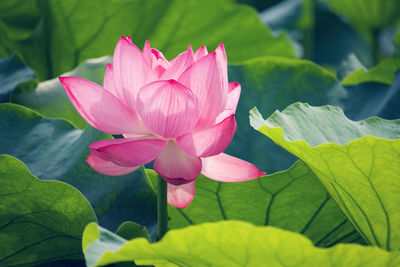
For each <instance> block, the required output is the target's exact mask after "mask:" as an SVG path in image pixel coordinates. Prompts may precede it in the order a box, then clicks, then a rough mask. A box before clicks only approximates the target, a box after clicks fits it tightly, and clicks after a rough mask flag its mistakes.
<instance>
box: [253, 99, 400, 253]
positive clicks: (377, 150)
mask: <svg viewBox="0 0 400 267" xmlns="http://www.w3.org/2000/svg"><path fill="white" fill-rule="evenodd" d="M250 122H251V125H252V126H253V127H254V128H255V129H256V130H258V131H260V132H261V133H263V134H265V135H267V136H268V137H269V138H271V139H272V140H273V141H274V142H275V143H277V144H278V145H280V146H282V147H283V148H285V149H286V150H288V151H289V152H291V153H292V154H294V155H296V156H297V157H299V158H300V159H301V160H302V161H304V162H305V163H306V164H307V166H309V167H310V168H311V170H312V171H313V172H314V173H315V174H316V175H317V176H318V178H319V179H320V181H321V182H322V183H323V184H324V185H325V187H326V188H327V190H328V192H329V193H330V194H331V196H332V197H333V199H334V200H335V201H336V203H337V204H338V205H339V207H340V208H341V209H342V211H343V212H344V213H345V215H346V216H347V217H348V218H349V220H350V221H351V222H352V223H353V225H354V226H355V227H356V229H357V230H358V231H359V232H360V233H361V235H362V236H363V237H364V239H365V240H367V241H368V242H369V243H370V244H373V245H377V246H380V247H382V248H385V249H388V250H395V249H399V248H400V224H399V223H398V222H399V221H400V198H399V197H398V196H399V194H400V139H399V138H400V120H397V121H386V120H383V119H379V118H370V119H367V120H364V121H359V122H354V121H350V120H349V119H347V118H346V117H345V116H344V114H343V112H342V110H341V109H339V108H337V107H332V106H323V107H311V106H309V105H307V104H301V103H297V104H294V105H291V106H290V107H288V108H287V109H285V110H284V111H283V112H279V111H276V112H275V113H274V114H272V115H271V116H270V117H269V118H268V119H267V120H264V119H263V118H262V116H261V115H260V113H259V112H258V111H257V109H254V110H252V112H251V116H250Z"/></svg>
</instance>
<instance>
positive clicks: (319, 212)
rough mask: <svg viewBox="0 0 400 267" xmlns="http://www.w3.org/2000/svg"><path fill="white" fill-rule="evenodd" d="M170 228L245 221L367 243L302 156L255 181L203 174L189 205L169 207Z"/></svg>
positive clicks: (324, 242)
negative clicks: (222, 179) (228, 180)
mask: <svg viewBox="0 0 400 267" xmlns="http://www.w3.org/2000/svg"><path fill="white" fill-rule="evenodd" d="M168 216H169V217H170V221H169V222H168V225H169V228H170V229H174V228H182V227H185V226H189V225H194V224H201V223H204V222H214V221H219V220H241V221H246V222H249V223H252V224H255V225H265V226H275V227H278V228H282V229H286V230H290V231H293V232H299V233H301V234H304V235H305V236H307V237H308V238H310V239H311V240H312V241H313V243H314V244H315V245H316V246H323V247H325V246H332V245H334V244H336V243H339V242H341V243H345V242H363V241H362V239H361V237H360V235H359V234H358V232H357V231H356V230H355V229H354V227H353V225H352V224H351V223H350V222H349V221H348V220H347V219H346V217H345V216H344V215H343V213H342V212H341V210H340V209H339V208H338V207H337V205H336V204H335V202H334V201H333V200H332V199H331V198H330V196H329V194H328V192H327V191H326V190H325V188H324V187H323V185H322V184H321V183H320V182H319V181H318V178H317V177H316V176H315V175H314V174H313V173H312V171H311V170H310V169H309V168H308V167H307V166H306V165H305V164H304V163H302V162H301V161H297V162H296V163H295V164H294V165H293V166H292V167H291V168H290V169H288V170H286V171H282V172H278V173H275V174H272V175H267V176H263V177H260V178H258V179H256V180H252V181H248V182H241V183H221V182H216V181H213V180H210V179H208V178H206V177H204V176H200V177H199V178H198V179H197V180H196V195H195V197H194V200H193V201H192V203H190V205H189V206H188V207H187V208H185V209H177V208H174V207H172V206H169V208H168Z"/></svg>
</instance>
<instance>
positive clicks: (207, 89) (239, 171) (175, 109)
mask: <svg viewBox="0 0 400 267" xmlns="http://www.w3.org/2000/svg"><path fill="white" fill-rule="evenodd" d="M59 79H60V82H61V83H62V85H63V86H64V88H65V91H66V92H67V95H68V97H69V99H70V100H71V102H72V104H73V105H74V107H75V108H76V109H77V110H78V112H79V113H80V114H81V116H82V117H83V118H84V119H85V120H86V121H87V122H88V123H89V124H91V125H92V126H93V127H95V128H97V129H98V130H100V131H103V132H106V133H109V134H114V135H120V134H122V135H123V136H124V138H122V139H112V140H101V141H97V142H94V143H92V144H91V145H90V146H89V148H90V149H91V151H92V153H91V155H90V156H89V157H88V159H87V162H88V163H89V164H90V166H92V167H93V168H94V169H95V170H96V171H98V172H100V173H102V174H106V175H124V174H127V173H130V172H132V171H134V170H136V169H137V168H139V167H140V166H141V165H143V164H146V163H149V162H151V161H153V160H154V169H155V171H156V172H157V173H158V174H159V175H160V176H161V177H163V178H164V179H165V180H166V181H167V182H168V202H169V203H170V204H171V205H173V206H175V207H178V208H185V207H186V206H187V205H188V204H189V203H190V202H191V201H192V199H193V197H194V191H195V184H194V180H195V179H196V178H197V177H198V175H199V174H200V173H202V174H204V175H205V176H207V177H208V178H211V179H214V180H217V181H222V182H239V181H247V180H251V179H255V178H257V177H260V176H261V175H263V174H264V173H263V172H261V171H260V170H258V169H257V167H255V166H254V165H252V164H251V163H248V162H246V161H243V160H241V159H238V158H235V157H232V156H229V155H227V154H224V153H222V152H223V151H224V150H225V149H226V147H227V146H228V145H229V143H230V142H231V140H232V138H233V135H234V134H235V131H236V121H235V111H236V106H237V104H238V101H239V96H240V91H241V88H240V85H239V84H238V83H235V82H233V83H228V74H227V61H226V54H225V48H224V46H223V44H220V45H219V46H218V47H217V49H216V50H215V51H214V52H212V53H208V52H207V49H206V47H205V46H202V47H200V48H199V49H198V50H197V51H196V52H195V53H193V51H192V48H191V47H190V45H189V46H188V49H187V51H185V52H183V53H181V54H180V55H178V56H177V57H176V58H174V59H173V60H171V61H168V60H166V59H165V57H164V56H163V54H162V53H161V52H159V51H157V50H156V49H152V48H151V47H150V43H149V42H148V41H147V42H146V44H145V46H144V48H143V52H142V51H140V50H139V49H138V48H137V47H136V46H135V45H134V44H133V43H132V41H131V39H130V37H128V38H126V37H121V39H120V40H119V42H118V44H117V46H116V48H115V51H114V56H113V65H111V64H107V68H106V72H105V77H104V88H103V87H101V86H99V85H97V84H95V83H93V82H91V81H88V80H85V79H82V78H78V77H60V78H59Z"/></svg>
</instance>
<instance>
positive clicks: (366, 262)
mask: <svg viewBox="0 0 400 267" xmlns="http://www.w3.org/2000/svg"><path fill="white" fill-rule="evenodd" d="M83 242H84V246H83V247H84V253H85V259H86V264H87V266H88V267H92V266H104V265H107V264H112V263H117V262H121V261H128V260H129V261H135V262H136V264H152V265H155V266H265V264H266V263H268V265H269V266H397V265H399V264H400V252H387V251H384V250H382V249H380V248H376V247H363V246H360V245H355V244H340V245H337V246H335V247H332V248H329V249H321V248H316V247H314V246H313V245H312V243H311V242H310V240H308V239H307V238H306V237H304V236H302V235H300V234H297V233H292V232H288V231H285V230H282V229H278V228H274V227H260V226H258V227H257V226H253V225H250V224H247V223H243V222H239V221H224V222H218V223H206V224H202V225H196V226H190V227H187V228H183V229H179V230H171V231H169V232H168V233H167V234H166V235H165V236H164V238H163V239H162V240H161V241H159V242H157V243H154V244H151V243H149V242H148V241H147V240H146V239H144V238H137V239H133V240H131V241H127V240H125V239H122V238H120V237H119V236H117V235H115V234H113V233H111V232H109V231H107V230H106V229H103V228H101V227H98V226H97V225H96V224H95V223H92V224H89V225H88V226H87V227H86V229H85V232H84V235H83Z"/></svg>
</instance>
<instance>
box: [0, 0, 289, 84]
mask: <svg viewBox="0 0 400 267" xmlns="http://www.w3.org/2000/svg"><path fill="white" fill-rule="evenodd" d="M29 2H30V3H32V2H33V1H29ZM33 3H34V4H35V3H36V1H35V2H33ZM37 3H38V7H37V6H35V8H36V9H38V8H39V10H40V11H41V15H42V17H43V18H42V19H41V20H36V21H35V22H36V23H37V25H38V29H37V32H36V34H35V35H32V37H30V35H29V34H28V37H30V38H29V39H24V40H20V39H17V40H15V38H14V39H13V38H11V37H10V35H12V34H14V31H13V28H14V27H16V26H17V25H19V22H20V17H21V16H22V15H23V14H25V13H27V12H28V11H27V10H28V9H29V8H32V7H30V6H29V5H25V8H21V10H19V12H16V14H14V16H10V18H9V19H8V20H7V28H4V29H2V28H1V27H0V36H2V37H1V38H0V47H1V46H4V47H5V48H6V49H7V50H11V51H15V52H16V53H17V54H18V55H19V56H20V57H21V58H22V59H23V60H24V61H25V62H27V63H28V65H29V66H30V67H31V68H32V69H34V70H35V72H36V74H37V76H38V77H39V78H40V79H41V80H46V79H49V78H53V77H55V76H57V75H59V74H61V73H64V72H66V71H69V70H71V69H73V68H74V67H76V66H77V65H78V64H79V63H81V62H82V61H84V60H86V59H88V58H95V57H100V56H104V55H110V54H112V53H113V50H114V47H115V45H116V43H117V41H118V39H119V38H120V37H121V35H132V36H133V39H134V42H135V43H136V44H138V46H139V47H142V45H143V44H144V41H145V40H146V39H149V40H150V41H151V42H152V45H153V46H154V47H155V48H157V49H159V50H160V51H162V52H163V53H164V54H165V55H166V56H167V57H168V58H172V57H175V56H176V55H178V54H179V53H180V52H182V51H183V50H185V49H186V47H187V45H188V44H192V46H193V48H198V47H199V46H200V45H203V44H205V45H207V46H208V47H209V49H210V50H211V49H214V48H215V47H216V46H217V45H218V44H219V43H221V42H224V44H225V46H226V49H227V51H228V55H229V56H228V57H229V61H230V62H239V61H243V60H247V59H249V58H255V57H259V56H265V55H279V56H287V57H294V56H295V54H294V50H293V48H292V45H291V43H290V41H289V39H288V38H287V37H286V36H285V35H284V34H279V35H278V36H274V35H272V34H271V32H270V31H269V29H268V28H267V27H266V26H265V25H263V24H262V22H261V21H260V20H259V19H258V16H257V13H256V12H255V11H254V10H253V9H252V8H249V7H247V6H243V5H238V4H236V3H234V2H233V1H231V0H219V1H214V0H203V1H196V0H171V1H164V0H148V1H125V0H113V1H108V0H101V1H91V0H71V1H63V0H47V1H38V2H37ZM6 10H7V5H6V6H4V7H3V6H0V14H1V13H2V12H5V11H6ZM204 14H207V16H204ZM1 23H6V22H5V21H2V20H1V17H0V25H1ZM33 25H35V23H33ZM26 28H27V31H28V32H29V33H31V28H32V25H29V26H27V27H26ZM36 39H38V40H39V42H40V43H42V44H46V45H41V46H40V47H39V48H40V50H39V51H37V50H36V49H34V48H36V47H37V46H34V45H35V44H36V43H35V42H34V40H36ZM27 43H32V46H30V45H29V44H28V45H27ZM244 47H245V49H243V48H244Z"/></svg>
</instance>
